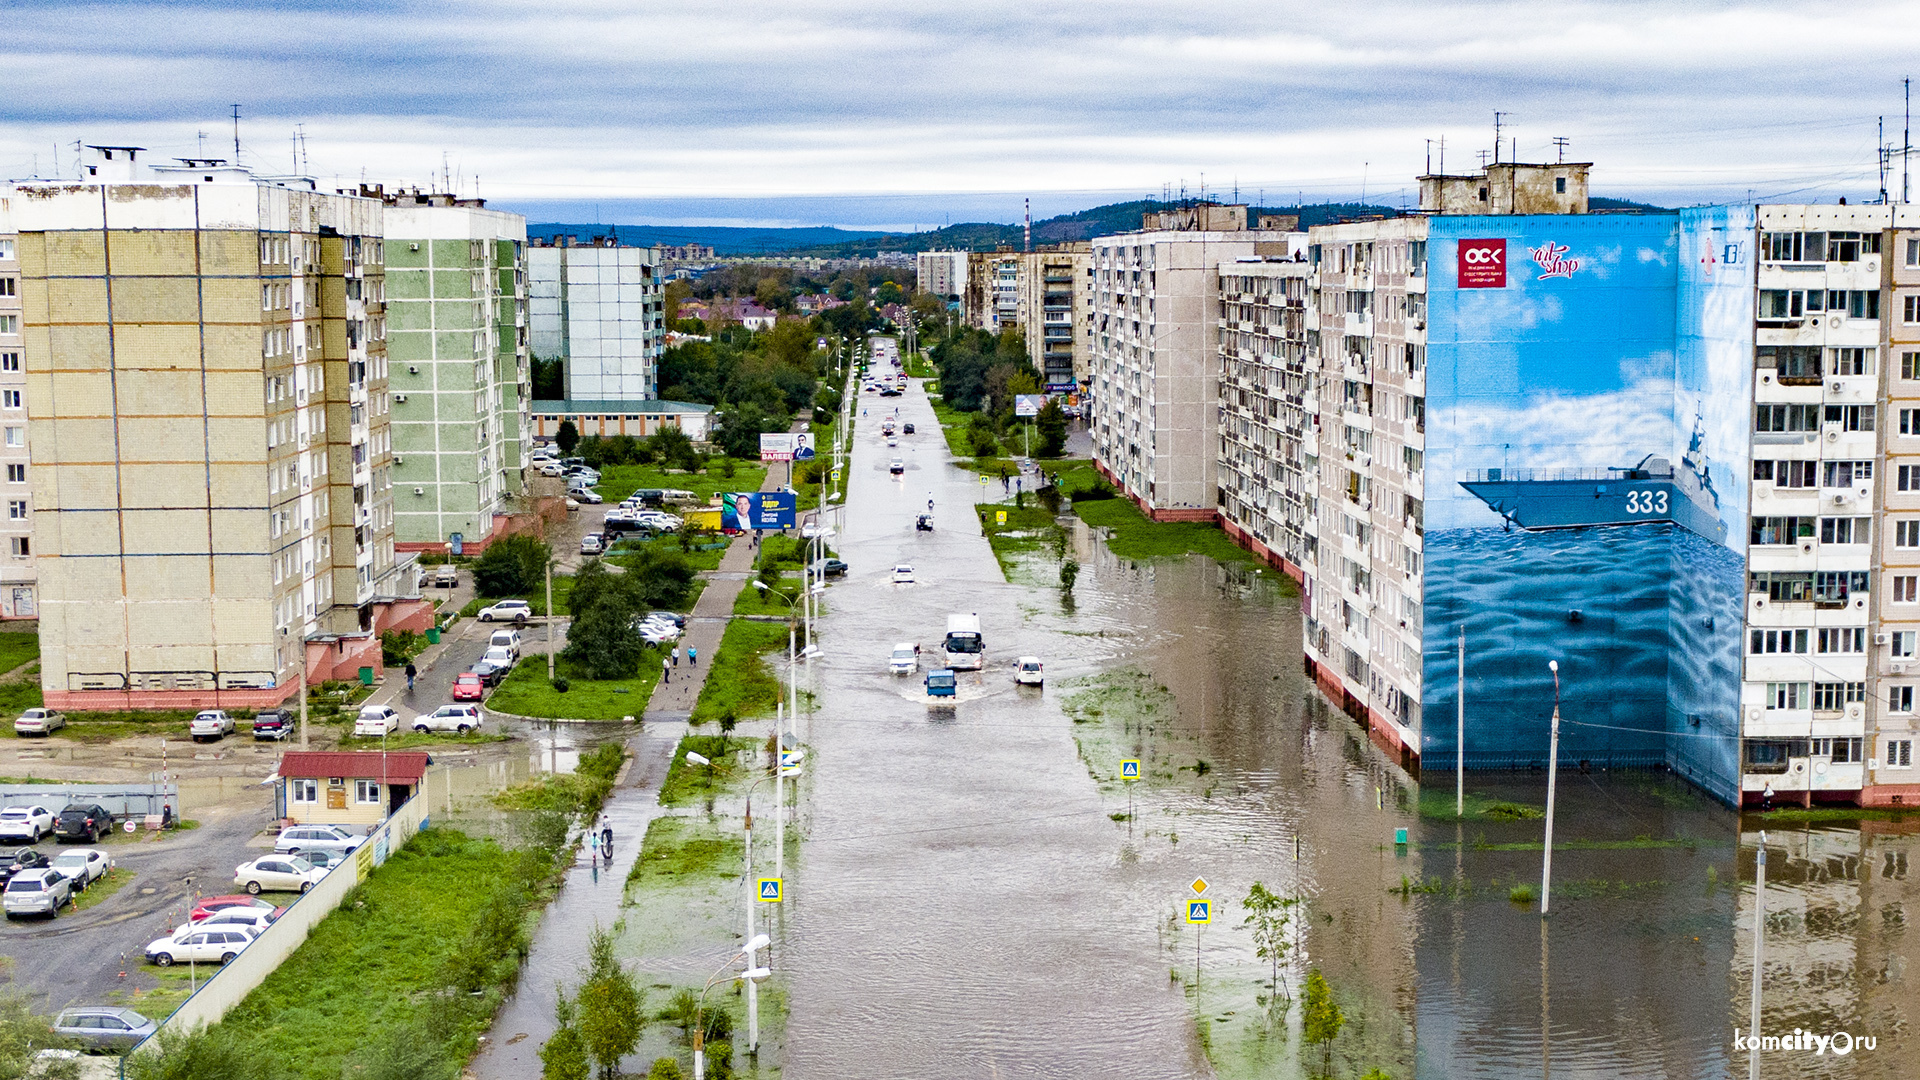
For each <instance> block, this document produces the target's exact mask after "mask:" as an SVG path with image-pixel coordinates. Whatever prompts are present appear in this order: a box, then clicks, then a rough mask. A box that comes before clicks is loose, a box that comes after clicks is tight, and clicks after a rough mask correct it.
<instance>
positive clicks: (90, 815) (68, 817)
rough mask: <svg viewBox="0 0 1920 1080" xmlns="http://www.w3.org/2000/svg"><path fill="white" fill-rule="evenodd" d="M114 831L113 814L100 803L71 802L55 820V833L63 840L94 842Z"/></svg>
mask: <svg viewBox="0 0 1920 1080" xmlns="http://www.w3.org/2000/svg"><path fill="white" fill-rule="evenodd" d="M112 832H113V815H112V814H109V813H107V808H106V807H104V806H101V805H100V804H99V803H86V804H81V803H70V804H68V806H67V808H66V809H64V810H62V811H60V816H59V817H57V818H55V819H54V821H53V835H54V836H55V837H56V838H58V839H61V840H81V841H84V842H86V843H89V844H91V843H94V842H96V841H98V840H99V839H100V838H101V837H103V836H108V835H111V834H112Z"/></svg>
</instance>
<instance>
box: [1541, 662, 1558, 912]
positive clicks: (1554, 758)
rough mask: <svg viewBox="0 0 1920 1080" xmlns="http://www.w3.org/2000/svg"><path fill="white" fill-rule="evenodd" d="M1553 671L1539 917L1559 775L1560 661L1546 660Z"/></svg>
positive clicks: (1547, 881) (1548, 878)
mask: <svg viewBox="0 0 1920 1080" xmlns="http://www.w3.org/2000/svg"><path fill="white" fill-rule="evenodd" d="M1547 670H1549V671H1551V672H1553V737H1552V740H1551V741H1550V742H1549V743H1548V750H1547V836H1546V843H1545V844H1543V845H1542V846H1541V857H1540V917H1541V918H1543V919H1544V918H1546V917H1547V890H1548V889H1549V888H1550V887H1551V886H1552V884H1553V788H1554V783H1555V781H1556V780H1558V779H1559V776H1560V661H1558V660H1549V661H1547Z"/></svg>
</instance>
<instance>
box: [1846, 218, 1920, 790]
mask: <svg viewBox="0 0 1920 1080" xmlns="http://www.w3.org/2000/svg"><path fill="white" fill-rule="evenodd" d="M1877 209H1881V210H1882V211H1883V212H1884V210H1885V209H1886V208H1877ZM1893 209H1894V210H1895V211H1896V212H1897V214H1898V217H1897V219H1896V221H1895V227H1894V228H1892V229H1889V230H1888V231H1887V233H1886V242H1885V244H1884V245H1883V248H1884V251H1883V256H1882V263H1883V265H1884V267H1885V270H1884V277H1885V283H1886V288H1885V290H1884V291H1885V297H1884V299H1883V300H1882V303H1883V305H1884V306H1885V307H1886V309H1887V310H1885V311H1883V312H1882V313H1881V314H1882V316H1883V317H1882V319H1881V320H1880V321H1881V325H1882V326H1883V327H1884V328H1885V348H1883V349H1882V350H1881V352H1882V353H1883V354H1884V357H1885V361H1884V364H1883V365H1882V368H1883V371H1882V377H1881V379H1880V386H1881V394H1882V395H1883V397H1884V399H1885V401H1886V409H1885V422H1884V423H1882V424H1881V425H1880V440H1879V442H1880V463H1879V468H1880V483H1879V489H1880V491H1881V493H1882V495H1881V498H1882V499H1883V505H1884V513H1883V514H1882V515H1881V521H1880V530H1879V532H1880V535H1879V536H1878V537H1877V538H1876V539H1877V541H1878V542H1877V543H1875V545H1874V553H1875V556H1876V560H1875V561H1876V563H1877V565H1876V566H1875V567H1874V574H1875V576H1876V577H1877V578H1879V580H1880V588H1879V589H1878V590H1876V594H1875V597H1874V600H1875V605H1874V606H1875V613H1876V614H1877V615H1878V621H1877V625H1876V626H1875V627H1874V631H1875V632H1874V635H1873V651H1874V656H1875V663H1874V668H1875V669H1876V670H1875V671H1874V672H1873V674H1874V676H1875V679H1874V681H1875V683H1876V684H1877V685H1876V686H1875V687H1874V688H1873V690H1872V693H1871V694H1870V696H1869V697H1868V702H1867V703H1868V706H1869V711H1870V714H1871V715H1870V717H1869V723H1868V725H1867V726H1866V727H1865V728H1864V729H1863V730H1862V731H1861V732H1860V738H1861V739H1862V741H1863V743H1864V746H1865V749H1866V756H1867V758H1868V766H1867V769H1868V771H1867V774H1866V777H1865V783H1864V785H1863V786H1862V789H1861V793H1860V801H1861V803H1863V804H1864V805H1867V806H1917V805H1920V763H1916V762H1915V761H1914V754H1913V750H1914V743H1915V742H1916V741H1920V734H1916V728H1920V725H1916V724H1915V722H1914V713H1913V698H1914V696H1915V691H1914V689H1913V687H1914V686H1916V685H1920V215H1915V214H1912V213H1911V208H1910V207H1905V206H1900V207H1894V208H1893Z"/></svg>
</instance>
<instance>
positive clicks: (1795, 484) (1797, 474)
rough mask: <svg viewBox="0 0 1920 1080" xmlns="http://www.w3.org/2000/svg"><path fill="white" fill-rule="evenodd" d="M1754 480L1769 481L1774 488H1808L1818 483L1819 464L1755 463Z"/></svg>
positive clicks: (1807, 462)
mask: <svg viewBox="0 0 1920 1080" xmlns="http://www.w3.org/2000/svg"><path fill="white" fill-rule="evenodd" d="M1753 478H1754V479H1755V480H1771V481H1773V483H1774V485H1775V486H1776V487H1783V488H1810V487H1817V486H1819V483H1820V463H1819V462H1817V461H1755V462H1754V463H1753Z"/></svg>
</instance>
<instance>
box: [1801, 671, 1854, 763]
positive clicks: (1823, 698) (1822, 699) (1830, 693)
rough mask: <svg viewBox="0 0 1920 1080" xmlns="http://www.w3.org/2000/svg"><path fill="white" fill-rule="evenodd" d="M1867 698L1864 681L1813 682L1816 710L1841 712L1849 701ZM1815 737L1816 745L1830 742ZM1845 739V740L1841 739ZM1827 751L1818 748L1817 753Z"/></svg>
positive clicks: (1814, 706)
mask: <svg viewBox="0 0 1920 1080" xmlns="http://www.w3.org/2000/svg"><path fill="white" fill-rule="evenodd" d="M1865 700H1867V684H1866V683H1863V682H1819V683H1814V684H1813V709H1814V711H1815V712H1839V711H1840V710H1842V709H1844V708H1846V707H1847V703H1848V702H1852V701H1865ZM1828 741H1830V740H1826V739H1815V740H1814V745H1815V746H1818V745H1819V744H1820V743H1823V742H1828ZM1841 741H1843V742H1844V741H1845V740H1841ZM1825 752H1826V751H1822V750H1818V749H1816V750H1815V751H1814V753H1815V754H1821V753H1825Z"/></svg>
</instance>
